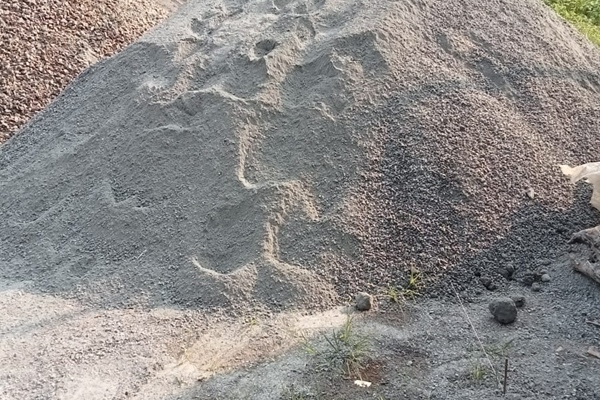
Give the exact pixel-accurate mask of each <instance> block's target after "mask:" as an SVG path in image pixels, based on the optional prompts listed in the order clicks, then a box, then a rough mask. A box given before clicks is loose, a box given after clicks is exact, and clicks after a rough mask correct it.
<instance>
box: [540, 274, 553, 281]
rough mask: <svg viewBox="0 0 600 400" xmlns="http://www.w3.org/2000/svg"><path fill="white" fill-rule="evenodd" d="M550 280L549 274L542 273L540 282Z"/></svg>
mask: <svg viewBox="0 0 600 400" xmlns="http://www.w3.org/2000/svg"><path fill="white" fill-rule="evenodd" d="M551 280H552V278H550V275H548V274H543V275H542V282H550V281H551Z"/></svg>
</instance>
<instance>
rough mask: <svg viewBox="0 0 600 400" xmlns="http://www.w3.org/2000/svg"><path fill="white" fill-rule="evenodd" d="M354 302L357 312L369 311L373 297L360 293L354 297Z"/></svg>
mask: <svg viewBox="0 0 600 400" xmlns="http://www.w3.org/2000/svg"><path fill="white" fill-rule="evenodd" d="M354 301H355V303H356V304H355V306H356V309H357V310H358V311H369V310H370V309H371V306H372V305H373V296H371V295H370V294H368V293H365V292H360V293H358V294H357V295H356V298H355V299H354Z"/></svg>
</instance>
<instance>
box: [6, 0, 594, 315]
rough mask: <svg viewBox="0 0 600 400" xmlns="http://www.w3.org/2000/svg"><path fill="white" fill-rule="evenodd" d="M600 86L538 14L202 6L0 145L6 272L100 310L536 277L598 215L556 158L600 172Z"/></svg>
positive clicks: (495, 283)
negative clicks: (597, 166) (594, 165)
mask: <svg viewBox="0 0 600 400" xmlns="http://www.w3.org/2000/svg"><path fill="white" fill-rule="evenodd" d="M77 54H79V53H77ZM598 71H600V53H599V52H598V50H597V49H596V48H595V47H593V45H592V44H591V43H589V42H587V41H585V39H583V38H582V37H581V36H580V35H579V34H577V33H576V32H575V31H574V30H573V29H572V28H570V27H569V26H568V25H566V24H565V23H564V22H563V21H562V20H561V19H560V18H559V17H558V16H556V15H555V14H554V13H553V12H552V11H551V10H550V9H548V8H546V7H545V6H544V5H543V3H541V2H539V1H538V0H526V1H522V2H514V1H511V0H499V1H494V2H483V3H482V2H481V1H476V0H468V1H465V0H447V1H424V0H414V1H412V2H408V3H407V2H389V1H375V2H373V3H372V4H371V3H369V5H368V7H367V6H366V5H365V4H364V3H362V2H360V1H358V0H356V1H353V0H327V1H324V2H323V1H317V2H314V1H309V0H293V1H283V2H275V3H271V2H264V1H259V0H252V1H245V0H234V1H231V2H229V1H227V2H225V1H222V0H205V1H191V2H188V3H187V4H186V5H185V6H184V8H183V9H181V10H180V11H179V12H178V13H177V14H176V15H174V16H173V18H171V19H169V21H168V23H166V24H164V25H161V26H159V27H157V29H155V30H152V32H150V33H148V34H147V35H146V36H144V40H143V41H139V42H137V43H135V44H133V45H132V46H129V47H128V48H127V49H126V50H125V51H123V52H121V53H120V54H118V55H117V56H115V57H113V58H111V59H110V60H109V61H107V62H104V63H99V64H97V65H96V66H94V67H93V68H91V69H90V70H89V71H88V73H86V74H82V75H80V76H79V78H78V79H76V80H75V81H74V82H73V84H72V85H70V86H69V88H67V90H65V92H64V95H62V96H60V98H59V99H58V100H57V101H55V102H53V103H52V105H50V107H48V108H47V109H46V110H45V111H44V112H43V113H41V115H40V117H39V118H36V119H35V121H34V123H32V124H28V125H27V127H26V128H25V129H24V130H23V133H22V134H20V135H18V136H16V137H14V138H13V139H11V140H9V141H8V142H7V143H6V144H4V145H3V146H2V147H1V148H0V192H1V193H2V196H0V248H2V252H0V273H1V274H2V275H3V276H6V277H7V278H8V279H27V280H32V281H35V283H36V285H38V287H39V288H40V289H42V290H46V291H50V292H53V293H54V292H58V293H61V294H67V295H69V296H76V297H80V298H82V300H85V301H91V302H100V303H101V304H102V305H106V306H107V307H118V306H123V305H125V306H130V305H131V304H132V303H134V304H135V303H136V302H148V303H150V304H154V305H164V304H177V305H183V306H185V307H208V308H212V307H222V306H226V307H248V306H249V305H254V303H255V302H256V303H260V304H266V305H268V306H269V307H273V308H276V309H279V308H282V307H305V308H318V307H324V308H325V307H328V306H331V305H333V304H339V298H338V297H337V296H339V295H343V296H348V295H351V294H352V295H354V294H356V293H358V292H368V293H372V294H378V293H381V292H382V291H383V290H386V288H387V287H389V286H398V287H401V286H402V287H403V286H405V285H406V280H407V276H408V271H411V270H413V271H414V270H418V271H420V275H421V276H422V279H425V280H431V282H429V283H427V284H423V282H420V281H418V280H417V282H413V285H412V286H413V287H412V290H413V291H421V290H429V292H430V294H432V295H442V294H447V295H450V296H453V295H454V294H453V290H452V289H451V288H453V287H456V288H457V289H458V290H469V291H472V292H473V293H476V292H477V291H483V290H495V289H496V290H497V289H501V288H502V285H503V283H504V282H505V280H506V279H517V280H523V281H524V282H526V284H527V285H533V284H536V285H537V284H538V282H537V281H536V280H537V276H538V275H539V274H537V272H538V271H540V270H541V269H542V268H541V267H542V266H543V265H545V264H547V263H548V262H549V261H548V260H551V259H553V258H555V257H558V256H561V255H563V254H564V253H565V251H566V248H565V247H564V245H565V243H566V241H567V239H568V238H569V236H570V234H571V233H572V232H575V231H578V230H580V229H582V228H586V227H589V226H592V225H594V224H595V223H596V222H597V215H598V214H597V212H596V211H593V210H592V209H591V208H590V207H589V206H588V205H587V202H588V198H589V197H588V196H589V188H587V189H586V188H584V189H583V190H575V189H574V187H573V186H572V185H571V184H570V183H569V182H568V179H566V178H565V177H564V176H562V175H561V172H560V170H559V168H558V167H557V165H558V164H569V165H578V164H581V163H584V162H588V161H595V160H596V159H597V158H596V157H597V149H598V147H599V146H600V136H599V135H598V132H599V127H600V126H599V125H600V109H599V108H598V104H599V102H600V84H599V82H600V74H599V73H598ZM19 82H23V81H22V80H20V81H19ZM22 84H23V85H25V84H26V83H22ZM539 276H540V277H541V275H539ZM448 280H452V282H453V285H452V286H450V285H448V284H447V282H448ZM348 298H349V299H350V297H349V296H348Z"/></svg>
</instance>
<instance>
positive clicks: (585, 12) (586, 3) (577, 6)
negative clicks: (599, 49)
mask: <svg viewBox="0 0 600 400" xmlns="http://www.w3.org/2000/svg"><path fill="white" fill-rule="evenodd" d="M544 2H545V3H546V4H547V5H549V6H550V7H552V8H553V9H554V11H556V13H557V14H559V15H560V16H561V17H563V18H564V19H566V20H567V21H569V22H570V23H571V24H573V25H574V26H575V27H576V28H577V29H578V30H579V31H580V32H581V33H582V34H584V35H585V36H586V37H587V38H588V39H589V40H590V41H592V42H593V43H595V44H596V45H598V46H600V0H544Z"/></svg>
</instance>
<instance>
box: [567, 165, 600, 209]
mask: <svg viewBox="0 0 600 400" xmlns="http://www.w3.org/2000/svg"><path fill="white" fill-rule="evenodd" d="M560 169H561V171H562V172H563V174H565V175H567V176H568V177H570V178H571V182H572V183H575V182H577V181H580V180H582V179H585V180H586V182H589V183H591V184H592V186H593V188H594V190H593V192H592V199H591V200H590V204H591V205H592V206H593V207H595V208H596V209H598V210H600V162H593V163H588V164H583V165H579V166H577V167H573V168H571V167H569V166H568V165H561V166H560Z"/></svg>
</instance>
